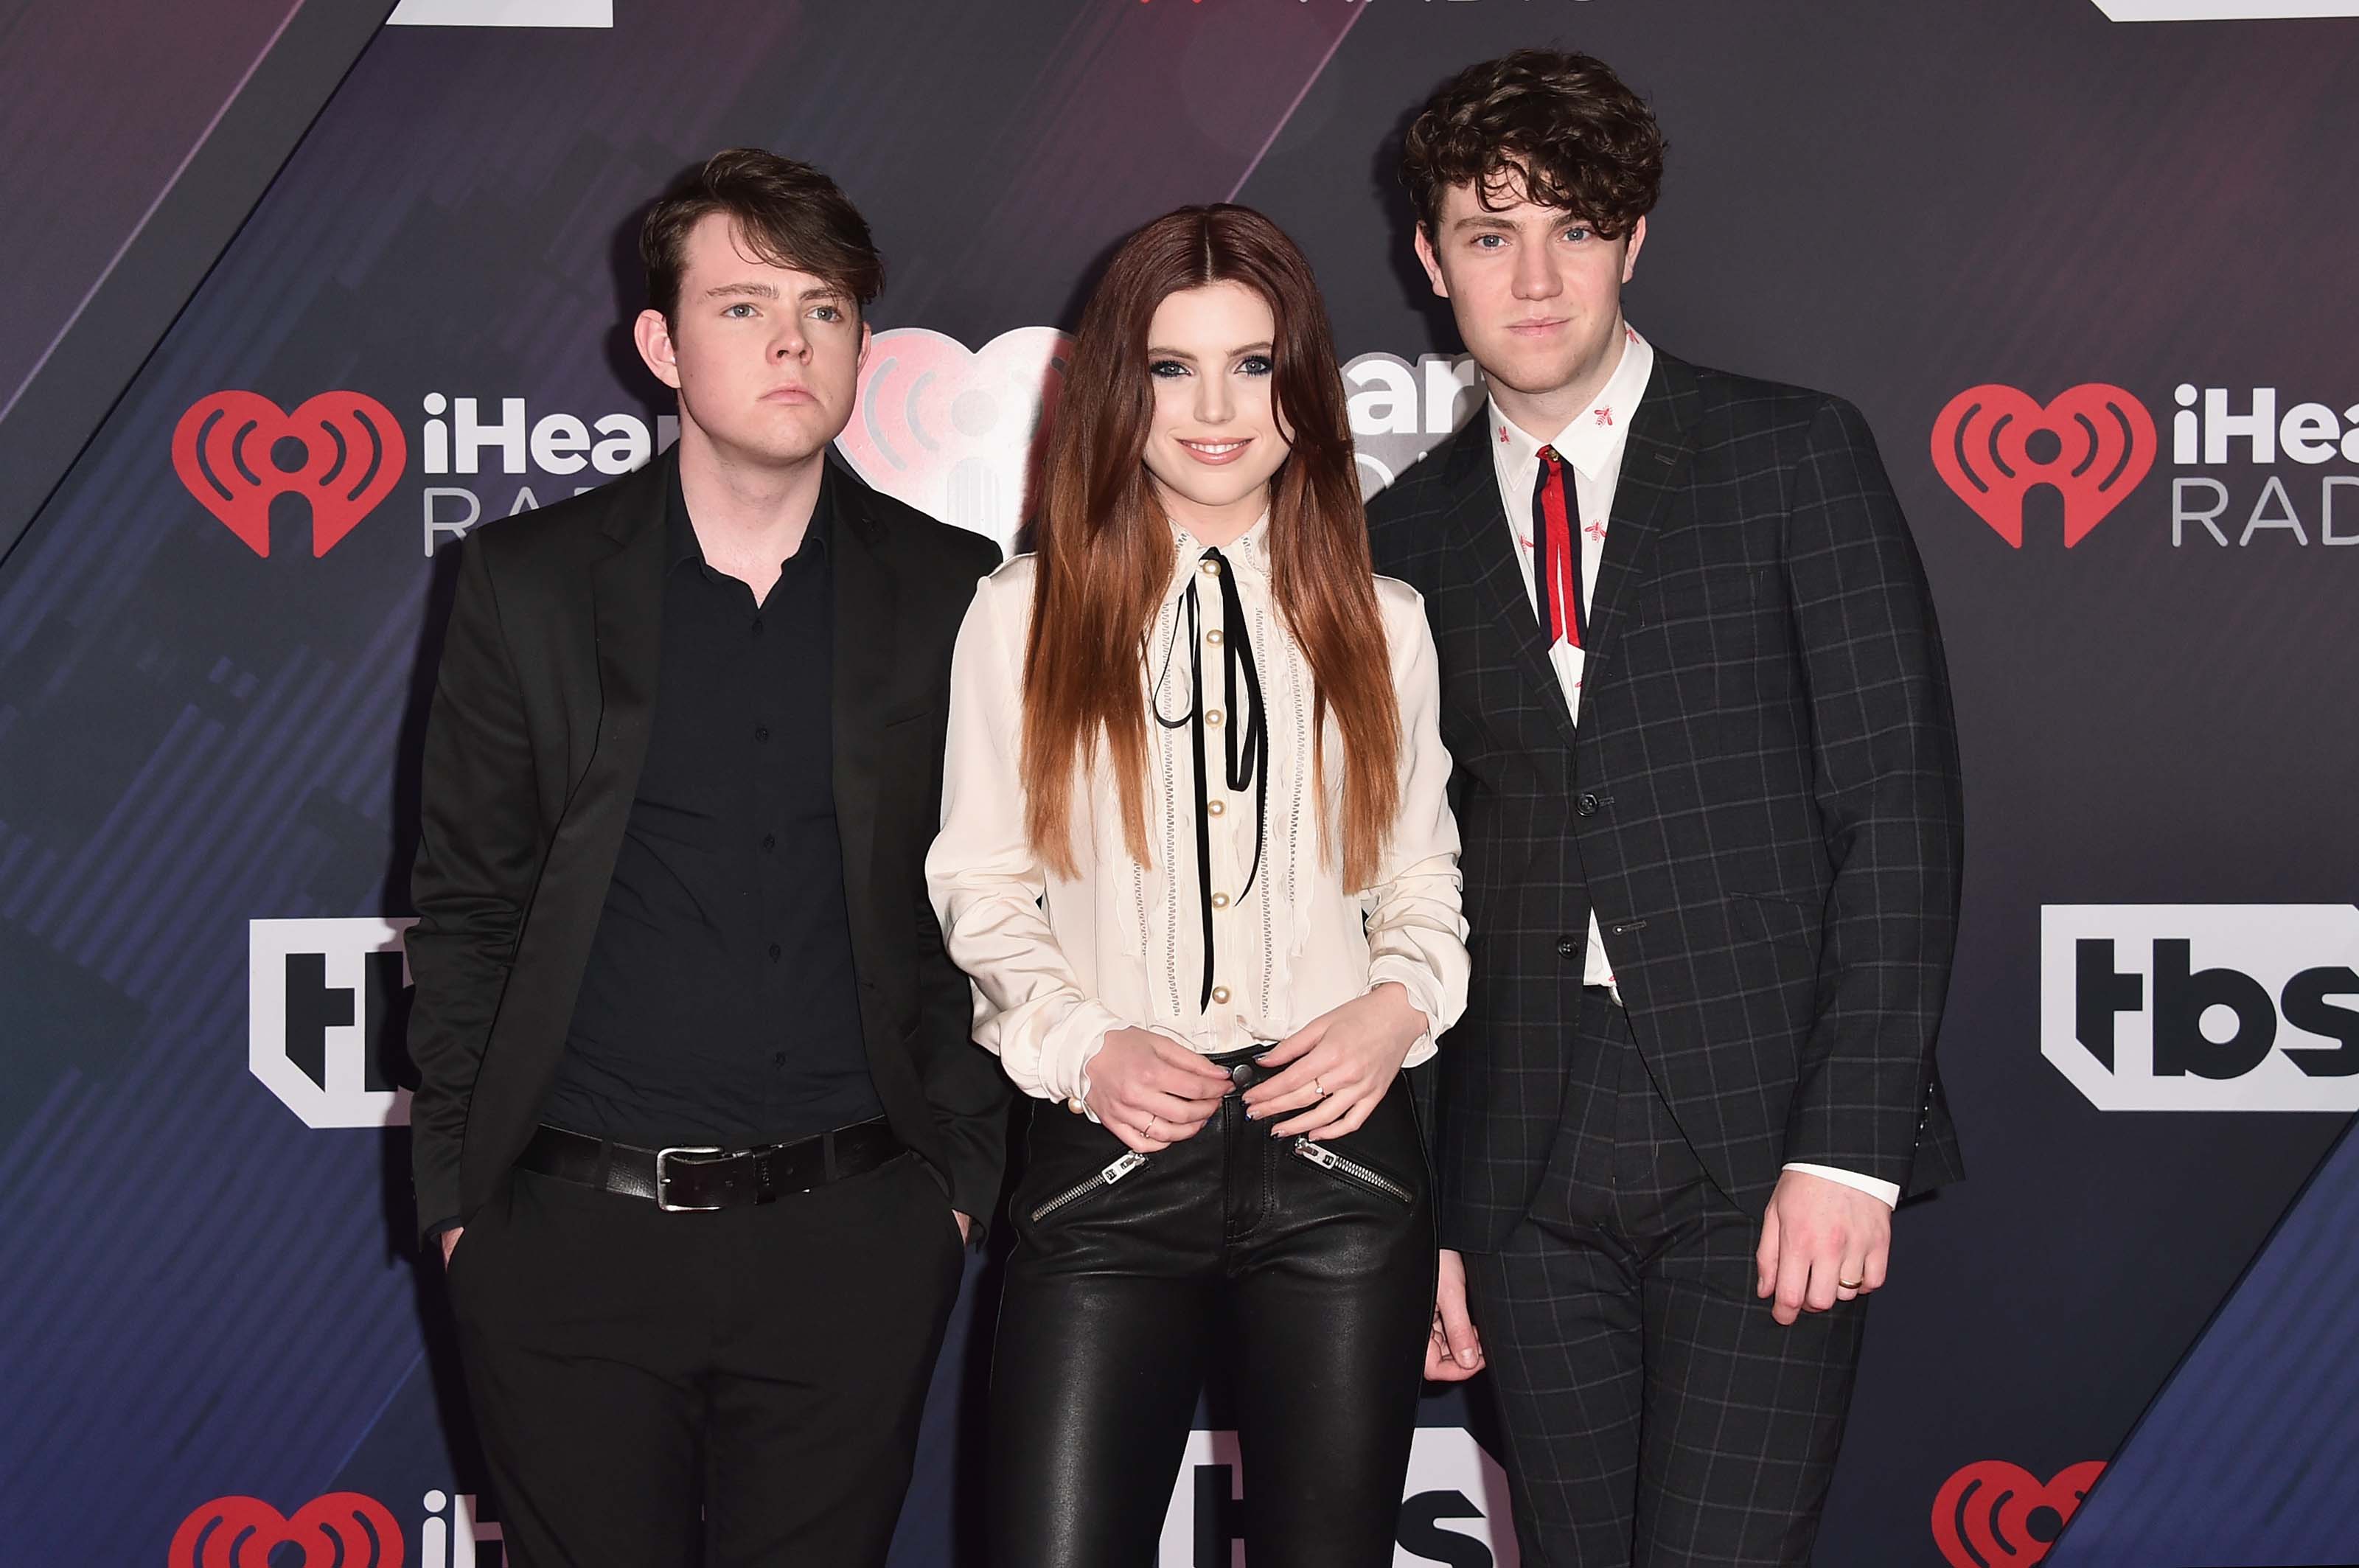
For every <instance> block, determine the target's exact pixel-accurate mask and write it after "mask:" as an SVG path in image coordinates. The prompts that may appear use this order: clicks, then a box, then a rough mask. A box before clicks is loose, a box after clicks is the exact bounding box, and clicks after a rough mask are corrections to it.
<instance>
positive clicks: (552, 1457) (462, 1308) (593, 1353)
mask: <svg viewBox="0 0 2359 1568" xmlns="http://www.w3.org/2000/svg"><path fill="white" fill-rule="evenodd" d="M961 1265H962V1248H961V1246H960V1241H959V1233H958V1224H957V1221H956V1220H955V1219H953V1218H952V1217H951V1206H950V1201H949V1200H948V1199H947V1198H945V1197H944V1196H943V1195H942V1189H941V1187H940V1184H938V1183H937V1182H936V1181H934V1179H933V1177H932V1176H930V1175H929V1174H928V1172H927V1171H926V1169H925V1167H924V1165H923V1164H921V1163H920V1162H919V1160H918V1158H917V1156H915V1155H904V1156H902V1157H901V1158H900V1159H898V1160H894V1161H892V1162H891V1163H889V1164H887V1165H885V1166H882V1167H880V1168H878V1169H877V1170H875V1171H868V1172H866V1173H865V1174H863V1175H859V1176H854V1177H852V1178H850V1179H848V1180H845V1181H838V1182H834V1183H832V1184H831V1185H829V1186H825V1187H821V1188H817V1189H815V1190H813V1191H811V1192H803V1193H799V1194H795V1195H791V1196H788V1197H782V1198H780V1199H779V1200H778V1201H777V1203H768V1204H763V1205H759V1206H756V1207H750V1208H737V1209H725V1210H722V1211H720V1212H718V1213H714V1214H664V1213H661V1212H659V1211H658V1209H657V1208H656V1207H655V1205H654V1204H652V1203H646V1202H644V1201H641V1200H638V1199H635V1198H627V1197H621V1196H618V1195H615V1194H614V1193H610V1192H600V1191H597V1190H595V1189H592V1188H589V1187H582V1186H578V1185H576V1184H574V1183H572V1182H569V1181H559V1180H557V1179H556V1178H553V1177H549V1176H540V1175H535V1174H533V1173H531V1172H528V1171H516V1172H514V1173H513V1174H512V1175H511V1176H510V1178H509V1187H508V1190H507V1192H506V1194H505V1195H504V1196H503V1197H502V1198H500V1199H498V1200H496V1201H495V1202H493V1203H488V1204H486V1205H485V1206H484V1209H483V1210H482V1211H480V1212H478V1213H477V1214H474V1215H473V1217H472V1218H470V1219H469V1220H468V1222H467V1230H466V1234H465V1235H464V1236H461V1237H460V1238H459V1245H458V1248H457V1250H456V1251H454V1252H453V1253H452V1254H451V1271H450V1279H449V1283H450V1289H451V1303H452V1306H453V1308H454V1310H455V1312H456V1313H457V1317H458V1323H459V1339H460V1346H461V1351H462V1356H463V1359H464V1362H465V1367H466V1375H467V1391H468V1396H469V1399H470V1400H471V1402H472V1403H473V1407H474V1411H475V1420H476V1423H477V1426H478V1428H479V1429H480V1432H481V1435H482V1437H483V1442H484V1454H485V1456H486V1457H487V1459H488V1460H489V1462H490V1465H491V1468H492V1482H493V1487H492V1489H493V1492H494V1494H495V1497H496V1499H497V1502H498V1505H499V1519H500V1521H501V1525H502V1528H503V1530H505V1532H506V1545H507V1553H508V1556H507V1561H508V1563H510V1565H511V1568H691V1565H695V1564H700V1563H701V1564H702V1565H703V1568H755V1565H756V1564H759V1565H763V1568H788V1565H793V1568H801V1565H804V1564H810V1565H814V1568H817V1565H821V1564H824V1565H825V1568H855V1565H858V1564H873V1563H883V1562H884V1561H885V1553H886V1548H887V1546H888V1545H889V1544H890V1543H891V1541H892V1535H893V1526H894V1522H895V1520H896V1519H897V1518H898V1517H899V1514H900V1509H901V1497H902V1494H903V1492H904V1491H905V1490H907V1488H908V1481H909V1465H910V1457H911V1454H912V1451H913V1450H914V1448H915V1446H916V1443H917V1437H918V1417H919V1410H920V1408H921V1406H922V1405H923V1403H924V1399H925V1392H926V1383H927V1377H928V1375H929V1372H930V1371H931V1369H932V1367H933V1363H934V1356H935V1353H936V1352H937V1351H938V1350H939V1349H940V1345H941V1336H942V1329H943V1325H944V1323H946V1322H947V1320H948V1318H949V1315H950V1310H951V1302H952V1301H954V1300H955V1299H956V1297H957V1294H958V1285H959V1279H960V1275H961Z"/></svg>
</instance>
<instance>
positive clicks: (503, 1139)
mask: <svg viewBox="0 0 2359 1568" xmlns="http://www.w3.org/2000/svg"><path fill="white" fill-rule="evenodd" d="M676 461H677V459H676V455H675V454H673V453H666V454H665V455H664V456H662V457H660V458H658V460H657V461H656V462H654V463H649V464H648V465H647V467H645V468H643V469H641V470H640V471H639V472H638V473H636V474H630V475H628V476H626V477H625V478H622V479H618V480H616V481H614V483H613V484H611V485H603V486H601V487H600V488H598V489H596V490H593V491H592V492H590V493H589V494H588V495H581V496H577V497H575V498H573V499H571V500H569V501H565V502H561V503H560V504H558V505H556V506H548V507H544V508H542V509H540V510H538V511H534V512H528V513H525V514H523V515H520V516H517V517H510V518H507V519H506V520H505V521H502V522H499V523H495V524H493V525H490V526H488V527H485V528H480V529H478V530H477V531H475V532H474V533H472V534H470V535H469V536H468V537H467V539H465V541H464V542H463V543H462V545H461V546H460V547H459V548H460V551H461V554H460V561H459V584H458V594H457V599H456V602H455V603H454V604H453V605H452V608H451V622H450V630H449V633H448V636H447V638H446V640H445V642H444V645H443V650H442V663H441V669H440V674H439V677H438V679H437V681H436V687H435V694H434V707H433V713H432V717H431V719H430V720H429V724H428V725H427V731H426V752H425V762H424V769H423V777H422V779H421V786H420V799H421V810H420V823H419V848H418V863H417V866H416V869H415V870H414V871H413V872H412V874H411V877H410V891H411V896H412V900H413V902H414V903H415V904H416V906H417V909H418V916H419V920H418V924H417V925H416V926H414V927H412V928H411V929H410V931H409V935H408V953H409V967H410V972H411V975H412V976H413V977H414V979H415V981H416V985H417V990H416V996H415V999H414V1002H413V1005H412V1010H411V1013H410V1021H409V1053H410V1057H411V1060H412V1061H413V1062H415V1064H416V1066H417V1069H418V1073H419V1086H418V1090H417V1094H416V1097H415V1100H414V1101H413V1103H412V1105H411V1107H410V1128H411V1149H412V1170H413V1174H414V1177H415V1181H416V1184H417V1194H418V1212H419V1220H420V1221H421V1222H422V1223H424V1224H427V1225H433V1224H436V1223H438V1222H439V1221H441V1220H444V1219H447V1218H449V1217H451V1216H452V1215H457V1216H460V1217H462V1218H464V1217H465V1216H466V1215H468V1214H472V1213H473V1211H474V1210H475V1209H476V1207H477V1206H479V1205H480V1204H482V1203H484V1200H485V1199H486V1198H487V1197H489V1196H490V1195H491V1193H492V1192H493V1191H494V1184H495V1182H496V1181H498V1180H499V1179H500V1177H501V1176H502V1175H503V1174H504V1173H505V1172H506V1170H507V1169H508V1167H509V1166H510V1165H511V1164H512V1163H514V1161H515V1160H516V1156H517V1155H518V1154H519V1153H520V1152H521V1151H522V1150H523V1149H524V1146H525V1143H526V1140H527V1138H530V1136H531V1134H532V1130H533V1127H534V1125H535V1120H536V1116H537V1115H538V1109H539V1106H540V1104H541V1100H542V1097H543V1096H544V1094H546V1093H547V1091H548V1088H549V1080H550V1075H551V1073H553V1072H554V1071H555V1069H556V1067H557V1063H558V1059H559V1056H560V1053H561V1052H562V1051H563V1049H564V1043H565V1033H566V1028H567V1025H568V1023H569V1021H570V1020H571V1017H572V1013H573V1004H574V998H575V996H576V995H577V994H578V992H579V991H580V988H581V983H582V969H583V966H584V964H586V963H587V961H588V958H589V954H590V945H591V939H592V936H593V935H594V934H595V933H596V931H597V929H598V920H599V916H600V913H601V911H602V910H603V908H604V904H605V898H606V888H607V884H608V883H609V882H610V881H611V880H612V879H613V877H614V856H615V853H616V850H617V849H618V847H619V846H620V844H621V843H622V836H623V828H624V824H625V821H626V820H627V819H628V817H629V815H630V810H631V801H632V800H633V798H634V796H635V795H636V791H637V786H638V778H639V767H640V763H641V761H642V760H643V759H644V757H646V754H647V735H648V730H649V725H650V720H651V718H652V716H653V709H654V702H655V692H656V679H657V667H658V661H659V657H660V652H661V646H662V609H663V574H664V566H665V559H664V505H665V500H666V497H667V495H668V493H669V485H670V483H671V477H670V474H671V467H672V465H673V463H675V462H676ZM829 461H830V462H834V458H833V455H832V453H831V454H830V458H829ZM830 482H831V484H832V485H835V486H836V489H835V495H836V498H837V507H838V509H837V513H836V516H837V519H838V525H837V530H836V536H835V538H834V539H833V541H832V544H833V548H834V550H835V553H834V555H833V558H832V571H833V574H834V591H835V676H834V691H833V725H834V745H835V811H836V822H837V824H838V829H839V831H840V832H841V833H842V835H843V880H844V888H843V893H844V903H845V907H846V909H847V910H848V912H849V914H850V918H851V927H852V954H853V969H854V972H855V974H856V975H857V977H858V981H859V990H860V1018H861V1028H862V1033H863V1036H864V1043H865V1045H866V1048H867V1053H868V1065H869V1071H870V1073H871V1074H872V1076H873V1077H874V1078H875V1083H876V1092H877V1094H878V1096H879V1097H880V1098H881V1099H882V1100H883V1101H884V1103H885V1109H886V1116H888V1117H889V1118H890V1119H891V1122H892V1125H893V1128H894V1130H895V1132H897V1134H899V1135H900V1137H901V1138H902V1140H903V1141H904V1142H905V1143H907V1144H908V1145H909V1146H910V1147H911V1148H912V1149H916V1150H917V1151H918V1153H919V1154H920V1155H921V1156H923V1157H924V1159H925V1160H927V1162H928V1163H929V1164H930V1165H931V1166H932V1167H933V1168H934V1170H935V1171H937V1172H939V1173H940V1175H941V1176H942V1177H943V1179H944V1181H946V1183H947V1185H948V1187H949V1189H950V1194H951V1201H952V1203H954V1204H955V1205H956V1206H957V1207H958V1208H959V1209H961V1210H962V1211H964V1212H965V1213H967V1214H972V1215H973V1216H974V1217H975V1218H976V1219H977V1220H978V1221H982V1220H984V1219H985V1218H986V1217H987V1216H988V1215H989V1214H991V1212H992V1210H993V1208H994V1206H995V1203H996V1202H997V1198H998V1192H999V1181H1000V1174H1001V1169H1002V1165H1003V1161H1004V1160H1005V1157H1006V1106H1007V1101H1008V1093H1009V1092H1008V1088H1007V1083H1006V1076H1005V1075H1004V1074H1003V1073H1001V1072H1000V1070H999V1063H998V1062H997V1061H996V1060H995V1059H994V1058H993V1057H992V1056H991V1055H990V1053H989V1052H987V1051H984V1050H982V1049H981V1048H980V1047H978V1046H976V1045H974V1044H973V1043H972V1041H971V1040H969V1038H968V1036H969V1028H970V1019H971V1018H972V1011H971V1008H972V1001H971V996H970V993H969V991H968V989H967V982H966V979H965V977H964V976H963V975H961V974H960V973H959V972H958V970H957V969H956V968H955V967H953V966H952V965H951V962H950V960H949V958H948V957H947V956H946V955H945V954H944V953H943V951H942V939H941V931H940V927H939V926H937V925H936V923H935V921H934V915H933V909H932V906H931V904H929V902H928V900H927V897H926V882H925V875H924V865H925V854H926V848H927V845H928V844H930V843H932V841H933V837H934V834H935V833H936V831H937V829H938V827H939V825H940V797H941V768H942V734H943V724H944V721H945V719H946V716H947V714H948V712H949V684H950V662H951V642H952V640H953V639H954V638H955V637H957V635H958V628H959V624H960V622H961V620H962V618H963V616H964V615H965V612H966V605H967V601H968V600H969V599H970V598H971V597H972V596H973V593H974V585H975V582H976V580H977V579H978V578H980V577H982V576H983V575H984V573H986V572H990V571H991V570H992V569H993V568H995V566H996V565H997V564H998V562H999V551H998V549H997V547H996V546H995V545H993V544H992V543H991V541H989V540H988V539H983V538H981V537H979V536H977V535H975V534H973V533H969V532H967V531H965V530H964V529H962V528H950V527H946V526H945V525H943V524H940V523H938V522H936V521H934V520H933V519H932V518H931V517H926V516H925V515H924V514H922V513H920V512H917V511H915V510H912V509H911V508H910V507H908V506H903V505H902V504H901V503H900V502H898V501H895V500H893V499H891V498H890V497H888V496H886V495H879V494H878V493H877V492H876V491H875V490H873V489H871V488H869V487H868V486H867V485H864V484H862V483H861V482H860V480H859V479H858V478H857V477H856V476H855V475H853V474H852V473H851V472H850V470H849V469H847V468H845V467H843V465H842V464H841V463H838V464H837V465H836V468H835V472H834V474H832V477H831V481H830Z"/></svg>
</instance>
